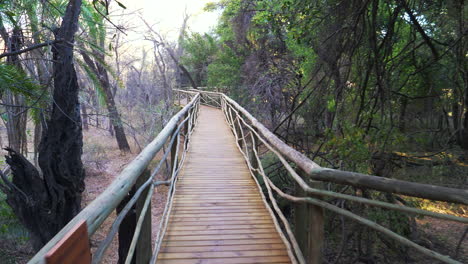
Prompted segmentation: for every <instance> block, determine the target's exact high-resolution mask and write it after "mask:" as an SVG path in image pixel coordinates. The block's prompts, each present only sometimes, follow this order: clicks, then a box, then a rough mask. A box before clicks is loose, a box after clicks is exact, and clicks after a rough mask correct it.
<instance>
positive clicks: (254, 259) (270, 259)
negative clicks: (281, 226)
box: [158, 256, 290, 264]
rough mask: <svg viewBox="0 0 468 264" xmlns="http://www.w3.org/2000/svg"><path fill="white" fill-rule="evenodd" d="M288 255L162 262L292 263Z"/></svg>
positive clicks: (168, 261)
mask: <svg viewBox="0 0 468 264" xmlns="http://www.w3.org/2000/svg"><path fill="white" fill-rule="evenodd" d="M288 261H290V260H289V257H288V256H273V257H243V258H214V259H209V258H206V259H161V260H158V263H160V264H161V263H162V264H166V263H167V264H172V263H177V264H243V263H290V262H288Z"/></svg>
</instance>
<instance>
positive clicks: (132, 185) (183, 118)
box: [28, 90, 200, 264]
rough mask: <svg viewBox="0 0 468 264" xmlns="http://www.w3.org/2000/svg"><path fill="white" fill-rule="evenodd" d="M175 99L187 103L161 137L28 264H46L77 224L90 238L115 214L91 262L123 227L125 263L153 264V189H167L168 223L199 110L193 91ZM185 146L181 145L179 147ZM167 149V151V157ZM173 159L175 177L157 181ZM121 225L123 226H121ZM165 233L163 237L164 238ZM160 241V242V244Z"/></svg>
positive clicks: (182, 92)
mask: <svg viewBox="0 0 468 264" xmlns="http://www.w3.org/2000/svg"><path fill="white" fill-rule="evenodd" d="M174 94H175V96H178V97H177V100H179V99H187V104H186V105H185V106H184V107H183V108H182V109H181V110H180V111H179V112H178V113H177V114H176V115H174V116H173V117H172V118H171V120H170V121H169V122H168V123H167V125H166V126H165V127H164V128H163V130H162V131H161V132H160V133H159V134H158V136H157V137H156V138H155V139H154V140H153V141H152V142H151V143H150V144H148V146H147V147H146V148H144V149H143V151H142V152H141V153H140V154H139V155H138V156H137V157H136V158H135V159H134V160H133V161H132V162H131V163H130V164H129V165H128V166H127V167H126V168H125V169H124V170H123V171H122V172H121V173H120V174H119V176H118V177H117V178H116V180H114V181H113V182H112V184H111V185H110V186H109V187H108V188H107V189H106V190H105V191H104V192H103V193H102V194H101V195H99V196H98V197H97V198H96V199H95V200H94V201H93V202H92V203H91V204H89V205H88V206H87V207H85V208H84V209H83V210H82V211H81V212H80V213H79V214H78V215H77V216H75V217H74V218H73V219H72V220H71V221H70V222H69V223H68V224H67V225H66V226H65V227H64V228H63V229H62V230H61V231H60V232H59V233H58V234H57V235H56V236H55V237H53V238H52V239H51V240H50V241H49V242H48V243H47V244H46V245H45V246H44V247H43V248H42V249H41V250H40V251H39V252H38V253H37V254H36V255H35V256H34V257H33V258H32V259H31V260H30V261H29V262H28V263H30V264H35V263H45V259H44V256H45V255H46V254H47V252H48V251H49V250H50V249H51V248H52V247H54V246H55V245H56V244H57V243H58V242H59V241H60V240H61V239H62V238H63V237H64V236H65V235H66V234H67V233H68V232H69V231H70V230H71V229H72V228H73V227H74V226H75V225H76V224H77V223H79V222H80V221H82V220H85V221H86V223H87V226H88V235H89V236H92V235H93V234H94V233H95V232H96V230H97V229H98V228H99V227H100V226H101V225H102V223H103V222H104V221H105V220H106V219H107V218H108V217H109V215H110V214H111V213H112V212H113V211H114V210H116V209H119V210H117V217H116V218H115V220H114V222H113V224H112V227H111V228H110V231H109V233H108V234H107V237H106V238H105V239H104V240H103V241H101V242H100V244H99V246H98V248H97V250H96V252H95V253H94V256H93V260H92V263H100V262H101V260H102V258H103V256H104V253H105V251H106V249H107V248H108V247H109V245H110V244H111V242H112V240H113V238H114V236H115V235H116V233H117V232H118V231H119V230H122V228H124V229H125V228H126V229H127V231H128V229H130V230H131V236H130V237H129V238H128V237H126V236H125V234H121V235H122V237H121V235H119V240H120V242H122V238H124V239H127V240H126V241H123V242H124V243H119V252H121V250H122V249H127V250H126V251H125V252H124V254H123V256H122V255H121V256H119V257H121V258H123V259H125V263H132V260H136V263H145V264H146V263H154V262H155V258H154V257H153V256H155V255H157V251H158V250H159V246H160V241H159V242H158V241H156V243H155V248H154V251H152V250H151V213H148V211H151V206H150V204H151V202H150V201H151V197H152V194H153V190H154V187H156V186H158V185H167V186H169V191H168V198H167V203H166V208H165V210H164V215H163V217H162V219H161V223H163V222H164V223H167V219H168V216H169V214H170V208H171V205H172V197H173V194H174V191H175V183H176V181H177V175H178V173H179V170H180V168H181V167H182V165H183V163H184V160H185V155H186V153H187V150H188V148H189V143H190V135H191V134H192V132H193V129H194V127H195V124H196V121H197V118H198V111H199V105H200V94H198V93H194V92H190V91H180V90H178V91H175V92H174ZM182 138H183V139H182ZM180 143H182V146H180ZM165 145H167V148H166V149H168V150H169V151H165V152H164V150H163V149H164V146H165ZM161 151H162V152H163V153H162V158H161V160H160V161H159V162H158V165H157V166H156V167H155V168H154V169H153V171H152V172H151V173H149V171H148V166H149V164H150V162H151V161H152V160H153V159H154V158H155V156H156V154H158V153H160V152H161ZM169 154H170V155H171V164H172V168H171V175H170V177H168V178H167V179H166V180H163V181H157V180H156V179H155V176H156V174H157V173H158V172H159V171H160V169H161V167H162V166H163V164H164V163H165V161H166V159H168V156H169ZM134 210H136V211H137V213H136V216H133V217H134V220H135V221H134V222H136V225H130V226H128V225H127V226H124V227H123V224H122V222H124V221H125V219H127V218H129V217H130V215H131V213H129V212H132V211H134ZM121 224H122V225H121ZM158 231H159V233H158V238H162V237H163V235H164V234H163V232H164V231H165V226H164V225H161V226H160V229H159V230H158ZM161 233H162V234H161ZM159 240H161V239H159Z"/></svg>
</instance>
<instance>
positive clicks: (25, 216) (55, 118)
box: [7, 0, 84, 249]
mask: <svg viewBox="0 0 468 264" xmlns="http://www.w3.org/2000/svg"><path fill="white" fill-rule="evenodd" d="M80 11H81V0H70V1H69V3H68V6H67V10H66V12H65V15H64V17H63V20H62V25H61V27H60V28H59V29H58V31H56V35H55V39H56V40H62V41H63V42H61V43H56V44H54V45H53V47H52V51H53V54H54V93H53V100H54V105H53V109H52V113H51V117H50V120H48V121H47V126H46V127H44V133H43V136H42V140H41V143H40V145H39V166H40V167H41V170H42V175H40V174H39V172H38V170H37V169H36V168H35V167H34V166H33V165H32V164H31V163H30V162H29V161H28V160H27V159H26V158H24V157H23V156H22V155H21V154H19V153H18V152H16V151H14V150H12V149H8V153H9V156H7V163H8V164H9V165H10V166H11V169H12V173H13V184H14V185H15V186H16V188H14V189H10V190H9V191H8V193H7V195H8V196H7V202H8V203H9V204H10V206H11V207H12V208H13V210H14V212H15V214H16V215H17V216H18V218H19V220H20V221H21V222H22V223H23V224H24V225H25V226H26V227H27V228H28V230H29V231H30V234H31V240H32V243H33V246H34V248H35V249H39V248H41V247H42V246H43V245H44V244H45V243H46V242H47V241H49V240H50V239H51V238H52V237H53V236H54V235H55V234H56V233H57V232H58V231H59V230H60V229H61V228H62V227H63V226H65V224H67V223H68V222H69V221H70V220H71V219H72V218H73V217H74V216H75V215H76V214H77V213H78V212H79V210H80V203H81V193H82V192H83V190H84V181H83V180H84V169H83V164H82V162H81V154H82V147H83V138H82V133H81V119H80V111H79V110H80V106H79V103H78V83H77V77H76V72H75V69H74V65H73V43H74V34H75V32H76V31H77V28H78V17H79V14H80Z"/></svg>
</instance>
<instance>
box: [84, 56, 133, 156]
mask: <svg viewBox="0 0 468 264" xmlns="http://www.w3.org/2000/svg"><path fill="white" fill-rule="evenodd" d="M81 55H82V56H83V59H84V61H85V62H86V64H87V65H88V66H89V67H90V68H91V70H92V71H93V72H94V73H95V74H96V75H97V76H99V83H100V84H101V87H102V89H103V90H104V94H105V100H106V106H107V111H108V112H109V118H110V119H111V122H112V126H113V127H114V132H115V138H116V140H117V145H118V146H119V149H120V151H123V152H129V151H130V145H129V144H128V141H127V137H126V136H125V131H124V128H123V123H122V119H121V118H120V115H119V112H118V110H117V106H116V105H115V101H114V96H113V94H112V89H111V85H110V82H109V76H108V74H107V70H106V69H105V68H104V66H102V65H101V64H100V63H99V62H96V63H95V62H94V61H93V60H92V59H91V57H89V55H88V54H86V53H84V52H81ZM96 56H100V57H101V59H102V60H104V57H103V56H101V55H99V54H96Z"/></svg>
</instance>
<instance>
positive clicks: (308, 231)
mask: <svg viewBox="0 0 468 264" xmlns="http://www.w3.org/2000/svg"><path fill="white" fill-rule="evenodd" d="M298 174H299V175H300V176H301V177H302V178H303V179H304V180H305V181H306V182H307V183H309V185H310V186H311V187H313V188H320V182H312V183H310V181H308V180H307V174H306V173H305V172H304V171H302V170H298ZM296 196H297V197H304V196H306V193H305V192H304V191H303V190H302V188H301V187H299V186H298V185H296ZM315 198H319V197H315ZM294 233H295V237H296V239H297V242H298V244H299V246H300V248H301V251H302V254H303V255H304V258H305V260H306V263H308V264H321V263H322V247H323V240H324V216H323V208H322V207H320V206H315V205H311V204H305V203H296V204H295V207H294Z"/></svg>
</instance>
